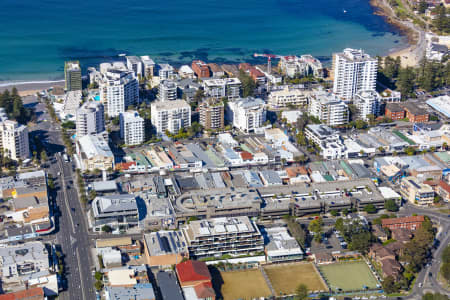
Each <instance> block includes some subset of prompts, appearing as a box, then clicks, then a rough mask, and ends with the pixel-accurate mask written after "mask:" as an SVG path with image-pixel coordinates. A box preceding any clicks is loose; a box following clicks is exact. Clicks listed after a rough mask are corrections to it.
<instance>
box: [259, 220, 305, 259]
mask: <svg viewBox="0 0 450 300" xmlns="http://www.w3.org/2000/svg"><path fill="white" fill-rule="evenodd" d="M265 232H266V233H267V238H268V240H269V242H268V244H267V245H266V250H265V252H266V255H267V260H268V261H270V262H286V261H295V260H301V259H303V251H302V248H301V247H300V246H299V244H298V243H297V241H296V240H295V238H293V237H292V236H291V235H290V234H289V232H288V230H287V228H286V227H271V228H266V229H265Z"/></svg>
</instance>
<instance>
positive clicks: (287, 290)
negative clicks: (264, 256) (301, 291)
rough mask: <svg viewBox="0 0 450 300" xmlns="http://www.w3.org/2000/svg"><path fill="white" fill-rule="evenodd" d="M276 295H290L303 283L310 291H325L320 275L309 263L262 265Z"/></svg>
mask: <svg viewBox="0 0 450 300" xmlns="http://www.w3.org/2000/svg"><path fill="white" fill-rule="evenodd" d="M264 271H265V272H266V274H267V277H269V280H270V282H271V283H272V287H273V289H274V290H275V292H276V294H277V295H280V293H282V294H286V295H291V294H294V293H295V290H296V289H297V287H298V286H299V284H301V283H303V284H305V285H306V286H307V287H308V289H309V290H310V291H326V290H328V289H327V287H326V286H325V285H324V283H323V281H322V280H321V278H320V275H319V274H318V273H317V271H316V270H315V269H314V266H313V265H312V264H311V263H290V264H280V265H272V266H266V267H264Z"/></svg>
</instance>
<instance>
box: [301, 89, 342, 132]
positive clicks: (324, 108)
mask: <svg viewBox="0 0 450 300" xmlns="http://www.w3.org/2000/svg"><path fill="white" fill-rule="evenodd" d="M308 111H309V114H310V115H311V116H314V117H316V118H318V119H319V120H320V121H321V122H322V123H324V124H326V125H328V126H336V125H341V124H345V123H347V122H348V118H349V113H348V106H347V104H345V103H344V102H343V101H342V99H341V98H339V97H338V96H336V95H334V94H331V93H327V92H325V91H322V90H319V91H316V92H315V93H312V94H311V95H310V98H309V108H308Z"/></svg>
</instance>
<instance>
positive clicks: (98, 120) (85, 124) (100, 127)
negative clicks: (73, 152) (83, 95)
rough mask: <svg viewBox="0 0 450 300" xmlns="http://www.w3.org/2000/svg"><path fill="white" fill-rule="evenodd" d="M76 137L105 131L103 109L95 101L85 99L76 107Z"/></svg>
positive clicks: (101, 105)
mask: <svg viewBox="0 0 450 300" xmlns="http://www.w3.org/2000/svg"><path fill="white" fill-rule="evenodd" d="M76 129H77V138H81V137H83V136H85V135H91V134H94V135H95V134H99V133H101V132H103V131H105V110H104V107H103V104H101V103H99V102H97V101H87V102H85V103H84V104H83V105H82V106H81V107H80V108H78V109H77V122H76Z"/></svg>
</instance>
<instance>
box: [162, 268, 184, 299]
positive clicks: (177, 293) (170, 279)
mask: <svg viewBox="0 0 450 300" xmlns="http://www.w3.org/2000/svg"><path fill="white" fill-rule="evenodd" d="M156 281H157V282H158V286H159V290H160V291H161V297H162V299H163V300H184V298H183V294H182V293H181V289H180V286H179V285H178V282H177V278H176V276H175V274H173V273H172V272H170V273H169V272H164V271H160V272H158V273H157V274H156Z"/></svg>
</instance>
